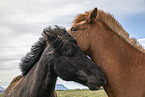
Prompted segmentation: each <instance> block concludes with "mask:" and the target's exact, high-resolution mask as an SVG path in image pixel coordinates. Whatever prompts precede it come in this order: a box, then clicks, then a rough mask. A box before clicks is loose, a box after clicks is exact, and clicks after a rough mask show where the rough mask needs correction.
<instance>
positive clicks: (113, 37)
mask: <svg viewBox="0 0 145 97" xmlns="http://www.w3.org/2000/svg"><path fill="white" fill-rule="evenodd" d="M69 33H70V34H71V35H72V36H73V37H74V38H75V39H76V40H77V43H78V46H79V47H80V48H81V49H82V50H83V52H85V53H86V54H87V55H88V56H89V57H90V58H91V59H92V60H93V61H94V62H95V63H96V64H97V65H98V66H99V67H100V68H101V69H102V71H103V72H104V74H105V76H106V78H107V84H106V85H105V86H104V89H105V91H106V93H107V95H108V96H109V97H145V49H143V48H142V46H141V45H139V44H138V43H137V41H136V39H135V38H130V37H129V34H128V33H127V32H126V31H125V30H124V29H123V27H122V26H121V24H120V23H119V22H118V21H117V20H115V18H114V17H113V16H112V15H111V14H110V13H106V12H104V11H102V10H98V9H97V8H94V10H92V11H88V12H85V13H84V14H79V15H78V16H77V17H76V19H75V20H74V21H73V25H72V27H71V28H70V29H69Z"/></svg>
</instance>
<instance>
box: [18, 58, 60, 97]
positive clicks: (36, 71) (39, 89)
mask: <svg viewBox="0 0 145 97" xmlns="http://www.w3.org/2000/svg"><path fill="white" fill-rule="evenodd" d="M44 57H45V56H44ZM46 61H47V59H46V60H43V58H41V59H40V61H38V62H37V63H36V64H35V65H34V66H33V68H32V69H31V70H30V71H29V72H28V74H27V75H26V76H25V78H24V79H23V83H22V85H21V86H23V87H25V88H27V89H28V91H29V92H30V94H31V95H32V97H36V96H37V97H54V89H55V83H56V79H57V78H56V76H55V74H53V73H54V71H53V69H52V67H51V66H50V65H49V64H50V63H49V62H48V63H46Z"/></svg>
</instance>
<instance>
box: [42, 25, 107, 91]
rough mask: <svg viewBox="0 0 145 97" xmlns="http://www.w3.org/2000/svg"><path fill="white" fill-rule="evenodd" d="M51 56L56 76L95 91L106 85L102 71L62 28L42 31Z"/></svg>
mask: <svg viewBox="0 0 145 97" xmlns="http://www.w3.org/2000/svg"><path fill="white" fill-rule="evenodd" d="M43 33H44V36H45V37H46V39H47V41H48V44H49V46H51V51H50V50H49V53H48V54H49V55H51V56H53V57H52V59H51V63H53V65H52V67H53V70H54V72H55V75H56V76H59V77H60V78H62V79H64V80H66V81H75V82H78V83H81V84H83V85H86V86H88V87H89V89H91V90H96V89H98V88H99V87H100V86H102V85H104V84H105V83H106V79H105V76H104V74H103V72H102V70H101V69H100V68H99V67H98V66H97V64H95V63H94V62H93V61H91V60H90V59H89V58H88V57H87V56H86V55H85V54H84V53H83V52H82V50H81V49H80V48H79V47H78V46H77V42H76V41H75V39H73V38H72V37H71V36H70V35H69V34H68V32H67V31H66V30H65V29H64V28H63V29H62V28H59V27H58V26H55V28H53V29H52V28H51V27H49V28H46V29H44V31H43Z"/></svg>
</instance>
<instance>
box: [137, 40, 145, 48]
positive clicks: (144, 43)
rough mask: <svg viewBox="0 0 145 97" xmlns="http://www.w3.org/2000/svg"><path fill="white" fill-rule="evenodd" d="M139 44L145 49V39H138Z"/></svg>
mask: <svg viewBox="0 0 145 97" xmlns="http://www.w3.org/2000/svg"><path fill="white" fill-rule="evenodd" d="M138 42H139V43H140V44H142V46H143V47H144V48H145V38H143V39H138Z"/></svg>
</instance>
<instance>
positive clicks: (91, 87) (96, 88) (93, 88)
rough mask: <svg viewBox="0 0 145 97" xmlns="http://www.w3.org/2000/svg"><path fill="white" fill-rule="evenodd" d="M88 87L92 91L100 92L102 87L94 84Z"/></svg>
mask: <svg viewBox="0 0 145 97" xmlns="http://www.w3.org/2000/svg"><path fill="white" fill-rule="evenodd" d="M88 87H89V89H90V90H99V88H100V87H98V86H96V85H94V84H90V85H88Z"/></svg>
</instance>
